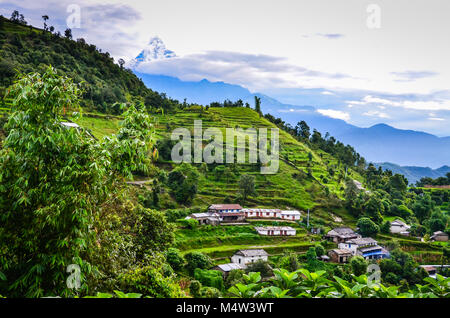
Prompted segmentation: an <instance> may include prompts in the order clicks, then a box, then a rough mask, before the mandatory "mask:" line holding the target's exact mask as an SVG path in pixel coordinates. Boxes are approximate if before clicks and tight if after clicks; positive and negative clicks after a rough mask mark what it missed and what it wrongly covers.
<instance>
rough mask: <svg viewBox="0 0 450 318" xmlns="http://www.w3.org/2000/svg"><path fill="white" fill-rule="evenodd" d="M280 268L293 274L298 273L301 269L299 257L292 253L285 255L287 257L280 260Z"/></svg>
mask: <svg viewBox="0 0 450 318" xmlns="http://www.w3.org/2000/svg"><path fill="white" fill-rule="evenodd" d="M279 267H280V268H283V269H286V270H288V271H291V272H294V271H296V270H297V269H298V268H299V267H300V264H299V262H298V258H297V255H296V254H295V253H292V252H287V253H285V255H284V256H283V257H282V258H281V260H280V265H279Z"/></svg>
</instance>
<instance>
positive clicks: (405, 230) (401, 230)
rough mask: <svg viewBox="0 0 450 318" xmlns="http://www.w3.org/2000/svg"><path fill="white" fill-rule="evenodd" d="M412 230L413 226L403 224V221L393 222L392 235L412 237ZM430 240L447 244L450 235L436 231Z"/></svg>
mask: <svg viewBox="0 0 450 318" xmlns="http://www.w3.org/2000/svg"><path fill="white" fill-rule="evenodd" d="M410 229H411V226H409V225H408V224H406V223H405V222H403V221H402V220H399V219H396V220H394V221H392V222H391V228H390V230H391V233H393V234H400V235H405V236H409V235H410ZM430 240H432V241H441V242H446V241H448V234H447V233H445V232H442V231H436V232H434V233H433V235H432V236H431V237H430Z"/></svg>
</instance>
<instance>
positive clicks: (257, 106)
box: [255, 96, 261, 115]
mask: <svg viewBox="0 0 450 318" xmlns="http://www.w3.org/2000/svg"><path fill="white" fill-rule="evenodd" d="M255 111H256V112H257V113H258V114H259V115H261V98H260V97H258V96H255Z"/></svg>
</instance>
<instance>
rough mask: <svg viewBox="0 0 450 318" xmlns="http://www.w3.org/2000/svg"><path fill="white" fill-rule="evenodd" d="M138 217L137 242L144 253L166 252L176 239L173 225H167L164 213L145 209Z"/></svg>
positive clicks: (141, 210)
mask: <svg viewBox="0 0 450 318" xmlns="http://www.w3.org/2000/svg"><path fill="white" fill-rule="evenodd" d="M137 217H138V220H139V222H138V224H139V228H138V230H137V234H138V237H137V241H138V242H139V243H140V246H141V248H142V252H144V253H145V252H147V251H165V250H167V248H169V246H171V245H172V243H173V241H174V239H175V236H174V233H173V225H172V224H170V223H167V221H166V217H165V214H164V213H163V212H161V211H156V210H150V209H144V208H143V209H140V210H139V213H138V215H137Z"/></svg>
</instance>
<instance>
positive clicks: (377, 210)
mask: <svg viewBox="0 0 450 318" xmlns="http://www.w3.org/2000/svg"><path fill="white" fill-rule="evenodd" d="M364 211H365V215H366V216H367V217H369V218H370V219H371V220H372V221H374V222H375V223H378V224H380V223H381V222H382V221H383V218H382V216H381V214H383V212H384V205H383V203H382V202H381V200H380V199H379V198H378V197H377V196H375V195H372V196H371V197H370V198H369V200H368V201H367V202H366V203H365V204H364Z"/></svg>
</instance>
